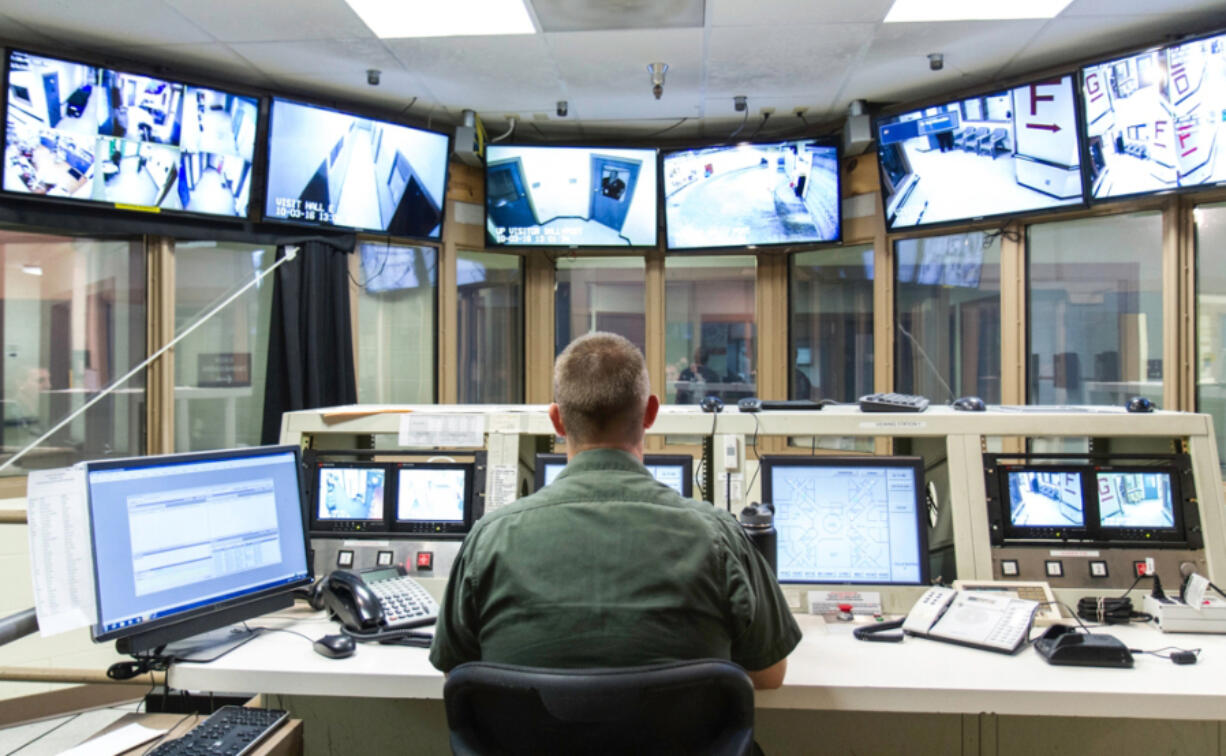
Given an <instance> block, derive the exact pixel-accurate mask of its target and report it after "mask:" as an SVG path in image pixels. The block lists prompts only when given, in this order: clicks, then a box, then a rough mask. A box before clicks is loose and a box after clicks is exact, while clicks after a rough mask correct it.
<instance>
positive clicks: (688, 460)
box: [536, 454, 694, 498]
mask: <svg viewBox="0 0 1226 756" xmlns="http://www.w3.org/2000/svg"><path fill="white" fill-rule="evenodd" d="M643 465H644V466H645V467H646V468H647V472H649V473H651V477H653V478H655V479H656V480H657V481H659V482H660V483H663V484H664V485H666V486H668V487H669V488H671V489H673V490H674V491H676V492H677V493H679V494H681V495H682V496H685V497H686V498H689V497H690V496H692V495H693V491H694V475H693V471H694V458H693V457H690V456H689V455H685V454H645V455H643ZM565 468H566V455H565V454H538V455H536V490H538V491H539V490H540V489H542V488H544V487H545V486H547V485H549V484H550V483H552V482H553V481H554V480H555V479H556V478H557V477H558V475H559V473H561V472H562V470H563V469H565Z"/></svg>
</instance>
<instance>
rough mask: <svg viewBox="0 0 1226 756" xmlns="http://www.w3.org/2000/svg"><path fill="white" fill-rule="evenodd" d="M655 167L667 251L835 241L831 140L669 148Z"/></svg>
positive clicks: (838, 215) (835, 153) (835, 166)
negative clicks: (659, 167)
mask: <svg viewBox="0 0 1226 756" xmlns="http://www.w3.org/2000/svg"><path fill="white" fill-rule="evenodd" d="M661 164H662V171H663V175H664V182H663V183H664V222H665V226H666V228H667V236H668V248H669V249H670V250H686V249H702V248H707V247H732V246H738V247H740V246H745V245H748V244H753V245H769V244H814V243H819V242H834V241H838V240H839V238H840V221H841V219H842V209H841V206H840V204H839V202H840V192H839V148H838V145H837V144H836V143H835V142H833V141H830V140H817V139H800V140H795V141H789V142H758V143H749V142H743V143H740V144H728V145H719V146H710V147H699V148H695V149H688V150H671V151H666V152H665V153H664V157H663V159H662V161H661Z"/></svg>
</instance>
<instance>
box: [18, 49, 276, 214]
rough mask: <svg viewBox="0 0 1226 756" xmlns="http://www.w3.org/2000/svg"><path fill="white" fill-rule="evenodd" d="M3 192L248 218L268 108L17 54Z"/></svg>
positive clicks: (221, 93) (176, 84)
mask: <svg viewBox="0 0 1226 756" xmlns="http://www.w3.org/2000/svg"><path fill="white" fill-rule="evenodd" d="M6 83H7V87H6V89H7V91H8V100H7V103H6V107H5V133H6V135H7V137H6V144H5V158H4V184H3V186H4V191H5V192H6V193H9V194H10V195H20V196H23V197H28V198H31V200H56V199H58V200H68V201H78V202H85V203H93V204H101V205H107V206H110V207H114V208H120V209H127V210H143V211H150V210H156V211H157V212H170V213H194V214H202V215H209V216H214V217H229V218H235V219H240V218H246V217H247V216H248V214H249V213H248V205H249V204H250V202H249V199H250V195H251V184H252V174H253V170H252V168H253V165H254V156H255V141H256V131H257V129H258V126H259V115H260V101H259V98H257V97H247V96H243V95H239V94H235V93H233V92H227V91H225V90H221V89H212V88H208V87H198V86H195V85H191V84H186V83H183V82H180V81H175V80H173V79H168V78H164V77H162V76H160V75H159V76H145V75H141V74H135V73H130V72H127V71H122V70H117V69H112V68H107V67H105V66H93V65H89V64H86V63H78V62H76V61H71V60H62V59H60V58H52V57H48V56H44V55H35V54H33V53H28V52H24V51H21V50H10V51H9V54H8V67H7V76H6Z"/></svg>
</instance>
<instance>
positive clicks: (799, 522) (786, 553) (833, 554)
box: [762, 457, 928, 585]
mask: <svg viewBox="0 0 1226 756" xmlns="http://www.w3.org/2000/svg"><path fill="white" fill-rule="evenodd" d="M762 475H763V489H762V497H763V500H764V501H769V502H771V503H772V504H774V506H775V529H776V530H777V531H778V546H777V556H776V562H777V565H778V578H779V581H780V582H802V583H882V584H897V585H920V584H923V583H925V582H926V580H927V575H928V517H927V511H926V508H925V506H924V498H923V489H924V473H923V464H922V462H921V461H920V459H919V458H918V457H826V458H820V459H814V458H807V459H796V458H779V457H764V458H763V460H762Z"/></svg>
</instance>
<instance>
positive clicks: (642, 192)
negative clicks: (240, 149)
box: [274, 121, 657, 247]
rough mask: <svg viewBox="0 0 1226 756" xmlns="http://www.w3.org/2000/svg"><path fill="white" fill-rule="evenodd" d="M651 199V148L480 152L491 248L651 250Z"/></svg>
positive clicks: (494, 147)
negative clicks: (483, 161) (483, 165)
mask: <svg viewBox="0 0 1226 756" xmlns="http://www.w3.org/2000/svg"><path fill="white" fill-rule="evenodd" d="M274 123H275V121H274ZM656 197H657V187H656V151H655V150H654V149H643V148H634V149H629V148H625V147H618V148H613V147H557V146H538V145H511V144H491V145H488V146H487V147H486V148H485V230H486V240H487V242H488V243H489V244H490V245H495V244H497V245H503V246H519V247H523V246H529V247H555V246H560V247H624V246H631V247H654V246H655V245H656V223H657V221H656Z"/></svg>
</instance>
